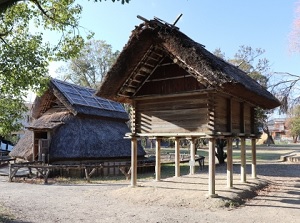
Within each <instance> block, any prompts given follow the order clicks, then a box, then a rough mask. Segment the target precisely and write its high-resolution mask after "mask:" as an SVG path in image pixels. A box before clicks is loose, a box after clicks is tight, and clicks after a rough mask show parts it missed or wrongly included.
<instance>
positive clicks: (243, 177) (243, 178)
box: [241, 137, 246, 183]
mask: <svg viewBox="0 0 300 223" xmlns="http://www.w3.org/2000/svg"><path fill="white" fill-rule="evenodd" d="M241 182H243V183H245V182H246V142H245V138H244V137H243V138H241Z"/></svg>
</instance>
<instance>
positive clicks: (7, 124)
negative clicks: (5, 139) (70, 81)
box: [0, 0, 129, 136]
mask: <svg viewBox="0 0 300 223" xmlns="http://www.w3.org/2000/svg"><path fill="white" fill-rule="evenodd" d="M112 1H113V2H115V0H112ZM118 1H119V0H118ZM95 2H96V1H95ZM121 2H122V3H123V4H124V3H128V2H129V0H122V1H121ZM81 12H82V7H81V6H80V5H79V4H76V3H75V0H23V1H20V0H0V58H1V59H0V111H1V114H0V135H2V136H5V135H7V134H9V132H12V131H15V130H17V129H18V127H19V125H18V124H17V120H18V119H21V118H22V113H23V111H24V108H25V107H24V105H23V102H24V97H25V95H26V92H27V91H28V90H32V91H35V92H36V91H40V92H38V93H41V92H42V91H43V90H44V89H45V88H46V86H47V83H48V79H49V77H48V76H47V73H48V68H47V67H48V63H49V61H53V60H57V61H58V60H59V61H61V60H63V61H67V60H69V59H70V58H73V57H75V56H76V55H77V54H78V53H79V52H80V49H81V48H82V46H83V45H84V37H83V36H82V35H81V33H80V30H82V28H81V27H80V25H79V20H80V15H81ZM38 30H43V32H44V33H42V32H39V31H38ZM45 32H47V33H46V34H45ZM50 35H53V36H54V35H56V37H58V39H57V40H56V41H55V38H56V37H55V38H54V39H53V38H52V40H51V44H50V42H47V41H46V40H45V36H50ZM89 37H90V33H87V38H89Z"/></svg>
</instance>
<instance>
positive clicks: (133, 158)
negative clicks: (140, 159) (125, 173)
mask: <svg viewBox="0 0 300 223" xmlns="http://www.w3.org/2000/svg"><path fill="white" fill-rule="evenodd" d="M136 185H137V140H136V137H134V136H132V138H131V186H132V187H135V186H136Z"/></svg>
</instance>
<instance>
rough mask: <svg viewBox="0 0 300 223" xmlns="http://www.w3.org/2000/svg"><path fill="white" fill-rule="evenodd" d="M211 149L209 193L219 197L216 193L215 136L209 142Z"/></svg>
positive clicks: (211, 195)
mask: <svg viewBox="0 0 300 223" xmlns="http://www.w3.org/2000/svg"><path fill="white" fill-rule="evenodd" d="M208 147H209V148H208V149H209V161H208V162H209V167H208V169H209V171H208V175H209V179H208V195H209V196H210V197H217V196H218V195H217V194H216V193H215V183H216V182H215V174H216V166H215V153H216V152H215V138H210V139H209V143H208Z"/></svg>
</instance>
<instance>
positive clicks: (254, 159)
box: [251, 138, 257, 179]
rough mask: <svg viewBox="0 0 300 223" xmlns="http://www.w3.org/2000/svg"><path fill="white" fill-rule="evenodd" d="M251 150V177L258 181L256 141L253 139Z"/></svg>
mask: <svg viewBox="0 0 300 223" xmlns="http://www.w3.org/2000/svg"><path fill="white" fill-rule="evenodd" d="M251 147H252V148H251V149H252V151H251V152H252V164H251V175H252V178H254V179H256V178H257V175H256V139H255V138H252V139H251Z"/></svg>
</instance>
